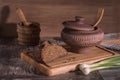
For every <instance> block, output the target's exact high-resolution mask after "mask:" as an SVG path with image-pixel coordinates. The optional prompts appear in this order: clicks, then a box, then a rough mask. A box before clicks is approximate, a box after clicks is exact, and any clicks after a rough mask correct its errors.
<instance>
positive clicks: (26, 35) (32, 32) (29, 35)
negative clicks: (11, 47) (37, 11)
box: [17, 22, 41, 45]
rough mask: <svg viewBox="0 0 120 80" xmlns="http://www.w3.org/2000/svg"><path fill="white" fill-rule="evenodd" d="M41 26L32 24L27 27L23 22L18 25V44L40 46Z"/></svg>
mask: <svg viewBox="0 0 120 80" xmlns="http://www.w3.org/2000/svg"><path fill="white" fill-rule="evenodd" d="M40 31H41V30H40V24H39V23H36V22H32V23H31V24H30V25H28V26H25V25H24V24H23V23H22V22H21V23H18V24H17V33H18V43H19V44H20V45H38V44H39V40H40V38H39V36H40Z"/></svg>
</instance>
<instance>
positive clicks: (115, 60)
mask: <svg viewBox="0 0 120 80" xmlns="http://www.w3.org/2000/svg"><path fill="white" fill-rule="evenodd" d="M118 67H120V56H117V57H112V58H108V59H105V60H102V61H99V62H96V63H93V64H80V65H79V69H80V70H81V71H82V72H83V74H85V75H88V74H89V73H90V72H92V71H95V70H100V69H107V68H118Z"/></svg>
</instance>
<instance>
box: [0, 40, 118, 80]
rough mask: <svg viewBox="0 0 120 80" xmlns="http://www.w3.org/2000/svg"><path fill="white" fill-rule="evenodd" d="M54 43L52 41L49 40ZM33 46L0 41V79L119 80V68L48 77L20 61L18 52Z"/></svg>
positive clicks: (14, 41) (15, 41)
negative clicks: (85, 73)
mask: <svg viewBox="0 0 120 80" xmlns="http://www.w3.org/2000/svg"><path fill="white" fill-rule="evenodd" d="M50 40H51V41H55V40H54V39H50ZM34 48H35V46H20V45H18V43H17V39H2V38H1V39H0V79H8V80H12V79H21V80H28V79H29V80H120V76H119V74H120V68H118V69H106V70H99V71H95V72H92V73H91V74H89V75H87V76H84V75H82V74H81V72H80V71H74V72H70V73H66V74H62V75H57V76H52V77H48V76H45V75H43V74H42V73H40V72H39V71H38V70H37V69H36V68H34V67H33V66H31V65H29V64H28V63H26V62H24V61H22V60H21V59H20V52H21V51H23V50H33V49H34Z"/></svg>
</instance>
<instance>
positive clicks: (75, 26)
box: [63, 16, 94, 31]
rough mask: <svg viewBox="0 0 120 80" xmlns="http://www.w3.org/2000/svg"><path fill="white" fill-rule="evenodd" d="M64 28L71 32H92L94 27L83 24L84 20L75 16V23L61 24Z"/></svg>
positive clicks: (66, 22)
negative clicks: (71, 30)
mask: <svg viewBox="0 0 120 80" xmlns="http://www.w3.org/2000/svg"><path fill="white" fill-rule="evenodd" d="M63 25H64V26H65V28H69V29H73V30H88V31H89V30H94V27H93V26H91V25H88V24H85V23H84V18H83V17H79V16H76V17H75V21H65V22H63Z"/></svg>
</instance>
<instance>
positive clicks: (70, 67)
mask: <svg viewBox="0 0 120 80" xmlns="http://www.w3.org/2000/svg"><path fill="white" fill-rule="evenodd" d="M33 54H34V53H33V52H32V51H27V52H22V53H21V59H22V60H24V61H26V62H28V63H29V64H31V65H33V66H35V67H36V68H38V69H39V70H40V71H41V72H42V73H44V74H45V75H48V76H53V75H58V74H64V73H66V72H69V71H74V70H76V69H77V66H78V65H79V64H82V63H87V64H91V63H94V62H97V61H100V60H103V59H106V58H110V57H115V56H119V54H118V53H115V52H113V51H110V50H108V49H106V48H103V47H101V46H97V47H94V48H92V50H91V51H89V53H85V54H84V53H82V54H77V53H72V52H70V53H69V54H68V55H67V56H64V57H62V58H58V59H56V60H53V61H52V62H50V63H47V64H44V63H40V62H38V61H37V60H36V59H35V58H34V57H32V55H33Z"/></svg>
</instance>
